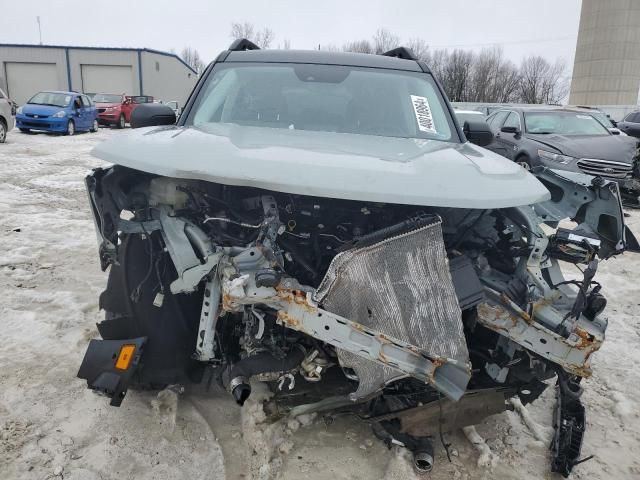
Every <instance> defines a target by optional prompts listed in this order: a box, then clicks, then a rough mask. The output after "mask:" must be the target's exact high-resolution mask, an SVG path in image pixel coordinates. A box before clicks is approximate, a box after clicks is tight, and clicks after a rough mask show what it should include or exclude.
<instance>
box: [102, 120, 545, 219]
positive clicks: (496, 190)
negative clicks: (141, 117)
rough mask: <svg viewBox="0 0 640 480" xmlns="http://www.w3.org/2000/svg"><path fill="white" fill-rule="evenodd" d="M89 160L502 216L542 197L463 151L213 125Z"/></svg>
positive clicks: (145, 134) (533, 184)
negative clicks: (478, 210) (501, 210)
mask: <svg viewBox="0 0 640 480" xmlns="http://www.w3.org/2000/svg"><path fill="white" fill-rule="evenodd" d="M92 153H93V155H94V156H96V157H98V158H100V159H102V160H106V161H108V162H112V163H116V164H119V165H123V166H126V167H129V168H133V169H136V170H141V171H144V172H149V173H154V174H157V175H162V176H166V177H176V178H185V179H198V180H205V181H209V182H215V183H221V184H226V185H239V186H250V187H257V188H263V189H267V190H275V191H278V192H287V193H293V194H300V195H311V196H318V197H327V198H340V199H348V200H361V201H373V202H385V203H397V204H407V205H425V206H426V205H429V206H441V207H461V208H505V207H511V206H519V205H529V204H532V203H537V202H541V201H544V200H547V199H549V197H550V195H549V192H548V190H547V189H546V188H545V187H544V186H543V185H542V184H541V183H540V182H539V181H538V180H537V179H536V178H535V177H534V176H533V175H531V174H529V173H527V172H526V171H525V170H524V169H523V168H521V167H520V166H519V165H517V164H515V163H513V162H511V161H510V160H507V159H505V158H503V157H501V156H499V155H496V154H494V153H492V152H489V151H487V150H485V149H482V148H479V147H476V146H475V145H472V144H470V143H465V144H457V143H450V142H442V141H435V140H421V139H410V138H394V137H378V136H372V135H355V134H346V133H332V132H310V131H303V130H288V129H276V128H264V127H245V126H237V125H226V124H225V125H222V124H212V125H208V126H206V127H176V126H171V127H149V128H142V129H136V130H132V131H131V132H129V133H127V134H125V135H123V136H118V137H117V138H113V139H111V140H108V141H106V142H104V143H102V144H99V145H98V146H97V147H95V148H94V149H93V152H92Z"/></svg>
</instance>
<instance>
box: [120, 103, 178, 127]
mask: <svg viewBox="0 0 640 480" xmlns="http://www.w3.org/2000/svg"><path fill="white" fill-rule="evenodd" d="M129 123H130V124H131V128H140V127H154V126H157V125H174V124H175V123H176V114H175V113H174V112H173V110H172V109H171V107H169V106H168V105H162V104H161V103H143V104H140V105H138V106H137V107H136V109H135V110H134V111H133V112H132V113H131V121H130V122H129Z"/></svg>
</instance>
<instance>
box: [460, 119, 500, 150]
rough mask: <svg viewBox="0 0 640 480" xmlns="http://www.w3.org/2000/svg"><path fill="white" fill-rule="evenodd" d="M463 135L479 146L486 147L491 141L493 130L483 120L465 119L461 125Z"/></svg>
mask: <svg viewBox="0 0 640 480" xmlns="http://www.w3.org/2000/svg"><path fill="white" fill-rule="evenodd" d="M462 131H463V132H464V136H465V137H467V140H469V141H470V142H471V143H474V144H476V145H478V146H479V147H486V146H487V145H489V144H490V143H491V142H493V132H492V131H491V129H490V128H489V125H488V124H487V122H485V121H483V120H467V121H465V122H464V126H463V127H462Z"/></svg>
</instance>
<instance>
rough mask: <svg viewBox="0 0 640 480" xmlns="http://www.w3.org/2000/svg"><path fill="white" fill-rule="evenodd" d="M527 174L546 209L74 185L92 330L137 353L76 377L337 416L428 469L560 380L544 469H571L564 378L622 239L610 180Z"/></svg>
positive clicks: (600, 306)
mask: <svg viewBox="0 0 640 480" xmlns="http://www.w3.org/2000/svg"><path fill="white" fill-rule="evenodd" d="M535 173H536V175H537V176H538V178H539V180H540V181H541V182H542V183H543V184H544V185H545V186H546V187H547V189H548V190H549V191H550V192H551V200H549V201H547V202H543V203H539V204H536V205H532V206H513V207H509V208H503V209H482V210H480V209H474V208H442V207H438V208H436V207H431V206H429V205H424V206H419V207H417V206H415V205H413V206H412V205H398V204H386V203H377V202H376V203H374V202H364V201H353V200H339V199H332V198H320V197H312V196H304V195H298V194H288V193H281V192H275V191H268V190H260V189H256V188H249V187H241V186H229V185H221V184H216V183H211V182H205V181H200V180H182V179H175V178H167V177H161V176H157V175H151V174H147V173H143V172H140V171H137V170H132V169H128V168H125V167H120V166H114V167H111V168H108V169H97V170H95V171H94V172H93V173H92V174H91V175H90V176H88V177H87V189H88V194H89V199H90V203H91V207H92V210H93V213H94V217H95V222H96V230H97V233H98V241H99V245H100V260H101V264H102V268H103V269H107V268H109V267H110V268H111V271H110V279H109V284H108V287H107V290H106V291H105V292H104V293H103V295H102V296H101V302H100V304H101V307H102V308H104V309H105V310H106V312H107V314H106V319H105V321H104V322H102V323H101V324H100V325H99V330H100V333H101V335H102V336H103V338H104V339H105V340H103V342H109V341H116V342H118V343H117V344H116V346H121V345H122V344H130V343H132V342H127V340H128V339H137V341H139V342H142V340H140V339H144V342H142V343H140V345H141V346H142V345H144V351H141V353H140V356H139V358H136V361H135V362H131V364H130V365H128V369H125V371H126V372H127V374H126V375H125V374H124V372H120V371H118V370H117V369H116V370H114V368H115V363H114V365H106V364H105V359H104V358H103V356H102V357H100V365H99V366H100V368H102V369H103V370H105V371H109V372H108V373H109V375H110V376H111V377H113V375H117V378H112V381H113V382H115V385H117V388H115V387H114V388H110V389H109V388H103V387H104V385H103V384H104V382H103V381H98V379H104V378H105V375H102V373H103V372H102V371H97V370H99V368H97V367H96V366H95V365H94V366H91V365H86V363H87V362H90V359H91V358H93V357H92V355H93V354H92V353H91V352H92V350H95V349H96V348H99V347H96V344H95V342H98V343H99V342H100V341H93V342H94V343H93V344H92V347H90V351H89V352H88V354H87V357H86V358H85V364H83V369H82V370H81V372H80V373H79V376H80V377H82V378H85V379H86V380H87V381H88V384H89V387H91V388H94V389H98V390H102V391H103V392H105V393H107V394H108V395H111V396H113V395H118V396H119V397H118V402H116V403H119V401H121V399H122V397H124V393H125V392H126V388H127V386H128V385H132V386H135V385H151V386H156V387H158V386H162V385H166V384H170V383H175V382H179V383H184V382H188V381H201V380H202V378H203V376H204V374H205V373H206V372H210V373H211V374H212V375H213V377H214V378H216V379H217V380H218V381H219V382H220V384H221V385H223V386H224V388H226V389H227V390H228V391H229V392H230V394H232V395H233V397H234V398H235V400H236V402H237V403H238V404H239V405H242V404H243V403H244V402H245V401H246V399H247V398H248V397H249V396H250V395H251V383H250V379H252V378H253V379H254V380H259V381H264V382H268V383H269V384H270V385H271V386H272V388H273V390H274V392H275V393H276V398H277V404H278V410H279V411H280V412H281V413H285V414H286V413H290V414H300V413H306V412H311V411H323V410H325V411H326V410H335V409H349V410H351V411H354V412H356V413H357V414H358V415H360V416H362V417H363V418H366V419H368V420H369V421H370V422H372V423H373V424H374V426H375V430H376V433H377V434H378V435H379V436H380V437H381V438H383V439H385V441H388V442H395V443H402V444H404V445H405V446H407V447H408V448H411V449H412V450H414V453H416V455H419V458H420V459H421V460H420V461H421V462H422V463H421V465H422V466H423V467H424V466H425V465H426V466H427V467H428V463H429V462H428V459H427V460H425V458H427V457H428V451H429V440H428V439H429V438H430V437H431V436H432V435H433V434H434V433H437V432H438V429H444V430H445V431H450V430H453V429H456V428H460V427H462V426H466V425H471V424H475V423H478V422H479V421H480V420H482V418H483V417H484V416H487V415H490V414H493V413H498V412H501V411H504V410H505V409H506V408H507V407H506V406H507V402H506V400H508V399H509V398H510V397H514V396H519V397H520V399H521V400H522V402H523V403H525V404H526V403H529V402H532V401H534V400H535V399H536V398H537V397H538V396H539V395H540V394H541V393H542V391H543V390H544V389H545V388H546V387H547V385H548V381H549V380H551V379H553V378H556V379H557V380H556V382H557V384H558V391H559V394H558V395H559V398H560V400H559V407H558V408H559V413H558V414H557V418H558V419H559V420H558V425H559V426H558V428H557V433H556V440H555V442H554V463H553V469H554V470H555V471H559V472H561V473H566V474H568V472H570V471H571V468H572V467H573V465H574V464H575V463H577V462H579V458H578V457H579V455H580V449H579V447H578V448H577V452H576V446H575V442H574V443H571V442H569V443H570V445H569V447H567V446H566V445H567V442H566V438H567V435H569V436H571V435H573V437H572V438H574V439H575V438H577V437H576V436H575V431H574V430H572V429H571V428H567V427H566V425H567V423H566V422H564V421H563V419H565V417H566V418H568V416H571V415H573V417H572V418H574V420H575V424H576V425H577V424H580V425H581V427H580V428H583V427H584V411H583V410H582V411H581V410H580V407H581V405H579V392H580V385H579V383H580V380H581V379H582V378H584V377H588V376H589V375H590V373H591V370H590V357H591V355H592V353H594V352H595V351H597V350H598V349H599V348H600V346H601V345H602V342H603V341H604V338H605V331H606V327H607V320H606V318H605V317H604V315H603V311H604V310H605V307H606V299H605V297H604V296H603V295H602V293H601V286H600V284H598V283H597V281H596V280H595V276H596V272H597V269H598V263H599V261H600V260H603V259H606V258H609V257H611V256H613V255H617V254H620V253H622V252H623V251H624V250H625V249H626V248H627V247H628V245H633V244H634V242H635V240H634V239H633V238H632V237H631V236H630V233H629V232H628V230H626V228H625V225H624V219H623V213H622V209H621V200H620V194H619V191H618V186H617V184H616V183H615V182H608V181H605V180H602V179H597V181H594V180H592V177H588V176H586V175H580V174H570V173H567V172H554V171H551V170H547V169H542V170H540V171H538V172H535ZM571 222H572V223H571ZM635 245H637V242H636V243H635ZM570 264H573V265H576V266H578V267H579V268H577V269H575V272H576V273H577V275H574V276H572V277H571V278H569V279H566V278H565V277H563V275H562V271H561V265H564V266H569V265H570ZM118 348H120V347H118ZM103 350H105V351H106V350H109V349H108V348H106V347H105V348H104V349H103ZM111 350H113V346H111ZM111 350H109V351H111ZM113 358H114V359H113V362H115V361H116V358H115V357H113ZM107 363H109V362H107ZM129 369H130V370H129ZM88 371H89V372H91V374H87V373H86V372H88ZM109 375H108V376H109ZM113 382H112V383H113ZM569 410H570V411H569ZM443 411H444V412H445V413H446V415H445V417H446V418H445V419H444V420H443V419H442V418H439V417H438V415H440V416H442V412H443ZM576 412H577V413H576ZM563 415H564V417H563ZM576 415H577V417H579V418H577V417H576ZM580 422H581V423H580ZM580 425H579V426H580ZM576 428H578V427H576ZM581 439H582V436H580V443H581ZM425 445H426V446H425ZM567 448H569V449H572V450H571V451H567ZM431 460H432V459H431Z"/></svg>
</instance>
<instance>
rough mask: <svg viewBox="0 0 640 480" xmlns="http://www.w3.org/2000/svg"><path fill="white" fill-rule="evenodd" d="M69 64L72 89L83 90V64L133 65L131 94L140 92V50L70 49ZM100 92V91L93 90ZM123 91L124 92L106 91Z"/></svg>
mask: <svg viewBox="0 0 640 480" xmlns="http://www.w3.org/2000/svg"><path fill="white" fill-rule="evenodd" d="M69 64H70V65H71V86H72V88H71V89H72V90H78V91H81V90H82V73H81V65H126V66H130V67H131V71H132V73H133V79H132V82H131V84H132V85H133V88H134V91H133V92H126V93H127V94H129V95H139V94H140V81H139V78H140V74H139V69H138V52H137V51H135V50H82V49H69ZM91 93H98V92H91ZM104 93H122V92H104Z"/></svg>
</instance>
